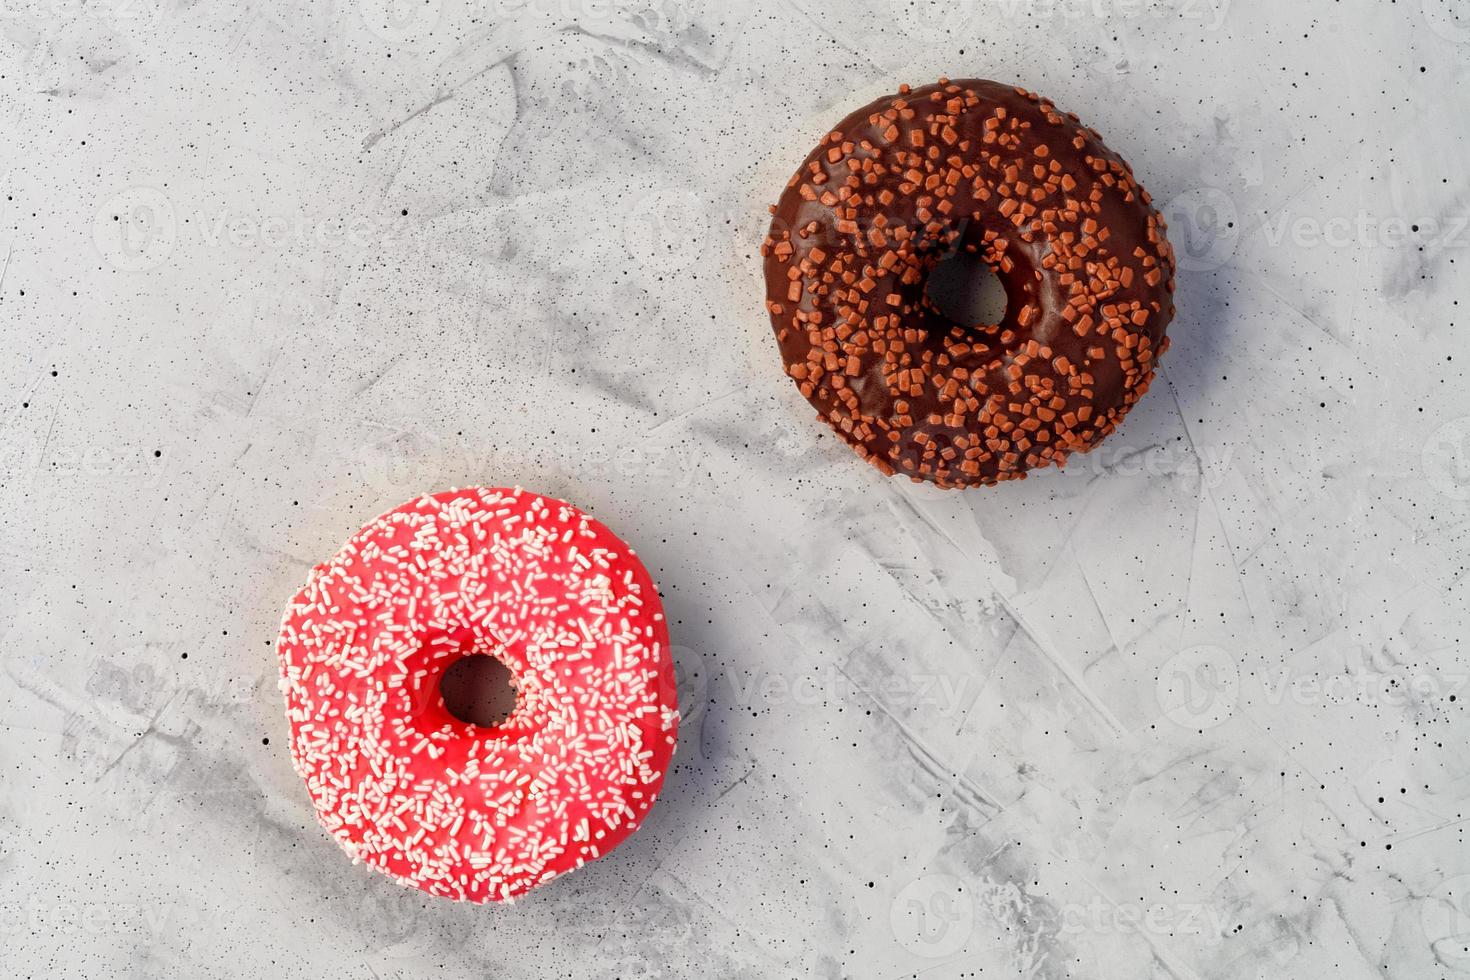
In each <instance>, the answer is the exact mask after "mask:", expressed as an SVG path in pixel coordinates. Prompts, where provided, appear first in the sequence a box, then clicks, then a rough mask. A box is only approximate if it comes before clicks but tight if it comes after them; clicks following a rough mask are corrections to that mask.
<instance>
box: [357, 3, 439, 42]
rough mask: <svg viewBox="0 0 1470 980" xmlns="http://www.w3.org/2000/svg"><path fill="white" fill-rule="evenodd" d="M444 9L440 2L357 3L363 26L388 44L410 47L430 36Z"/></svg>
mask: <svg viewBox="0 0 1470 980" xmlns="http://www.w3.org/2000/svg"><path fill="white" fill-rule="evenodd" d="M443 6H444V2H443V0H357V9H358V13H359V14H360V15H361V16H362V23H363V26H365V27H366V28H367V29H368V30H369V31H371V32H372V33H373V34H376V35H377V36H378V37H380V38H382V39H383V40H384V41H387V42H388V43H389V44H410V43H412V42H414V41H418V40H421V39H423V38H425V37H427V36H428V35H429V34H431V33H433V30H434V28H435V27H437V26H438V24H439V16H440V14H441V13H442V12H443Z"/></svg>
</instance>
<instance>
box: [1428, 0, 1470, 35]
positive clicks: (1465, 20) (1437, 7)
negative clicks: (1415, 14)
mask: <svg viewBox="0 0 1470 980" xmlns="http://www.w3.org/2000/svg"><path fill="white" fill-rule="evenodd" d="M1420 10H1422V11H1423V13H1424V20H1425V22H1426V23H1427V24H1428V25H1429V29H1430V30H1431V31H1433V32H1434V33H1436V34H1438V35H1439V36H1440V37H1442V38H1444V39H1445V40H1446V41H1453V42H1454V43H1455V44H1470V7H1467V6H1466V5H1465V0H1421V2H1420Z"/></svg>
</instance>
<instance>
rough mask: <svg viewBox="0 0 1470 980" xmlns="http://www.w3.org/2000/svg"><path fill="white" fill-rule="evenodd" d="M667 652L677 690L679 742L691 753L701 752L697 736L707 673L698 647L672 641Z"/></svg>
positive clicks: (705, 701)
mask: <svg viewBox="0 0 1470 980" xmlns="http://www.w3.org/2000/svg"><path fill="white" fill-rule="evenodd" d="M669 652H670V653H671V654H672V655H673V658H674V683H675V685H676V686H677V687H678V691H679V746H680V748H681V749H683V748H684V747H686V746H688V747H689V750H690V751H692V752H693V753H694V754H695V755H701V756H702V755H703V751H702V749H701V746H702V742H703V740H702V739H701V737H700V736H701V734H702V733H703V732H704V714H705V707H706V706H707V705H708V704H709V673H708V671H707V669H706V667H705V662H704V658H703V657H702V656H700V654H699V651H698V650H693V649H691V648H689V647H684V646H679V645H678V644H675V645H674V646H673V647H671V648H670V650H669Z"/></svg>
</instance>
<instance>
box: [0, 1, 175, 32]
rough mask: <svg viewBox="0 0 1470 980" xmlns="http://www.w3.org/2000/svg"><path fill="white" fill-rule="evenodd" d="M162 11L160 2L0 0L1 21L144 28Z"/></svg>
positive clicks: (155, 19) (154, 20)
mask: <svg viewBox="0 0 1470 980" xmlns="http://www.w3.org/2000/svg"><path fill="white" fill-rule="evenodd" d="M162 11H163V4H162V2H161V0H0V21H3V20H20V19H23V18H28V17H38V18H46V19H50V20H61V21H66V22H70V21H74V20H77V19H80V18H90V19H93V20H101V21H107V22H109V23H112V24H115V25H117V26H119V27H121V26H124V25H127V24H139V25H144V26H146V25H148V24H153V23H156V22H157V21H158V19H159V17H160V16H161V15H162Z"/></svg>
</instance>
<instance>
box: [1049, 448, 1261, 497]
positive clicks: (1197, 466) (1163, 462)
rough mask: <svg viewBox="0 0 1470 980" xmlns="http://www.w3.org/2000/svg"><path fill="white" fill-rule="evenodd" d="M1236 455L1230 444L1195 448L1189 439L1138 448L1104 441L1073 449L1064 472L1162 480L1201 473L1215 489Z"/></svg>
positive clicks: (1209, 486)
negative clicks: (1087, 449)
mask: <svg viewBox="0 0 1470 980" xmlns="http://www.w3.org/2000/svg"><path fill="white" fill-rule="evenodd" d="M1234 459H1235V452H1234V450H1233V449H1231V448H1230V447H1228V446H1227V447H1226V448H1224V449H1220V450H1216V449H1214V448H1213V447H1210V446H1200V447H1199V448H1198V450H1196V448H1195V447H1194V446H1192V445H1190V444H1189V443H1187V442H1174V443H1168V444H1165V445H1158V446H1149V447H1146V448H1143V449H1139V448H1135V447H1132V446H1114V445H1112V444H1111V443H1104V444H1103V445H1101V446H1098V447H1097V448H1095V449H1093V450H1092V451H1091V452H1087V453H1074V454H1073V455H1072V456H1071V457H1069V458H1068V460H1067V465H1066V468H1065V470H1064V471H1063V472H1065V473H1066V474H1067V475H1068V476H1078V475H1081V476H1086V477H1089V478H1090V477H1096V476H1111V477H1132V476H1146V477H1150V478H1152V479H1159V480H1163V479H1170V478H1174V477H1179V476H1187V475H1191V474H1198V475H1199V477H1200V479H1201V480H1202V481H1203V484H1204V486H1205V487H1207V488H1209V489H1214V488H1216V487H1218V486H1220V484H1221V483H1223V482H1224V481H1225V477H1226V474H1228V473H1229V472H1230V469H1231V466H1232V465H1233V462H1234Z"/></svg>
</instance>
